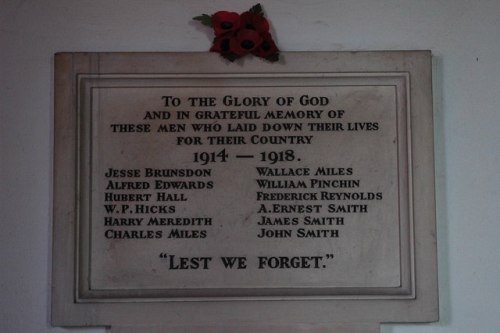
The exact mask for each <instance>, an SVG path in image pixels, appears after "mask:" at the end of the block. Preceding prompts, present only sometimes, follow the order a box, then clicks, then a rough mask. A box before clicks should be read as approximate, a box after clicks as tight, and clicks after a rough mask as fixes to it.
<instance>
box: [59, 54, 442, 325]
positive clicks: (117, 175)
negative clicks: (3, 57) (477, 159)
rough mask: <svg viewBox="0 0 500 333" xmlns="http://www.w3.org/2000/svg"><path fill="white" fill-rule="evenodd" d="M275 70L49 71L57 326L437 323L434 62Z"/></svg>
mask: <svg viewBox="0 0 500 333" xmlns="http://www.w3.org/2000/svg"><path fill="white" fill-rule="evenodd" d="M284 59H285V60H284V61H282V62H281V63H277V64H268V63H265V62H263V61H260V60H258V59H245V60H243V61H242V62H240V63H234V64H229V63H227V62H225V61H224V60H222V59H221V58H220V57H218V56H217V55H215V54H202V53H198V54H196V53H183V54H182V53H181V54H168V53H144V54H141V53H138V54H133V53H116V54H113V53H86V54H83V53H63V54H58V55H56V77H55V84H56V87H55V90H56V98H55V121H56V123H55V163H54V166H55V185H54V205H55V207H54V219H55V221H54V273H53V282H54V285H53V289H54V292H53V305H54V306H53V323H54V324H55V325H61V326H67V325H83V324H85V325H106V326H113V327H117V328H116V330H117V332H120V328H118V327H127V326H132V327H134V326H150V327H157V328H158V329H160V330H161V329H162V327H165V328H168V329H167V331H168V330H170V331H172V332H177V331H178V330H179V327H181V329H182V327H188V326H190V331H196V330H197V329H196V327H198V330H199V331H200V332H209V328H208V327H219V328H220V327H228V326H231V325H232V326H238V325H239V324H245V325H246V326H249V327H250V328H249V329H248V331H254V330H255V329H260V330H262V331H265V329H266V327H274V329H272V330H271V331H273V332H276V331H279V329H284V327H288V328H286V329H285V330H288V331H293V329H296V328H297V327H298V326H297V325H301V324H307V323H314V324H315V325H320V326H319V327H323V326H324V327H329V328H330V330H331V331H332V332H343V331H342V328H341V327H340V326H338V325H337V324H339V323H347V324H348V325H347V327H355V326H349V325H350V324H351V323H374V324H378V323H379V322H406V321H413V322H414V321H431V320H435V319H436V317H437V282H436V262H435V260H436V253H435V237H434V234H435V218H434V210H435V208H434V172H433V150H432V147H433V141H432V134H433V133H432V98H431V73H430V60H431V57H430V53H429V52H425V51H420V52H419V51H416V52H358V53H349V52H339V53H319V52H318V53H285V54H284ZM193 313H196V316H195V317H194V318H193V316H192V314H193ZM292 314H293V315H292ZM263 317H265V318H266V320H265V321H264V322H263V321H262V318H263ZM335 325H337V326H335ZM339 325H340V324H339ZM176 327H177V328H176ZM200 327H204V328H200ZM339 327H340V328H339ZM358 327H361V326H358ZM370 327H371V326H370ZM374 327H376V326H374ZM240 329H241V328H240ZM314 329H315V328H309V330H308V331H311V332H313V331H314ZM121 330H123V332H126V330H127V329H126V328H121ZM153 330H154V328H149V331H151V332H152V331H153ZM349 330H351V331H353V329H349V328H347V331H349ZM362 330H363V329H360V331H362ZM375 330H376V329H375ZM149 331H148V329H145V332H149ZM364 331H366V332H371V331H370V328H368V329H365V330H364ZM242 332H246V331H245V330H243V331H242Z"/></svg>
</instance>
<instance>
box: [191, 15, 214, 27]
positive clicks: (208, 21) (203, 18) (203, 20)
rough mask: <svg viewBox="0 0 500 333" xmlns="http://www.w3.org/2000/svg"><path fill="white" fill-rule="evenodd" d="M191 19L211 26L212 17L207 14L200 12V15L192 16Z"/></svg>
mask: <svg viewBox="0 0 500 333" xmlns="http://www.w3.org/2000/svg"><path fill="white" fill-rule="evenodd" d="M193 20H196V21H200V22H201V24H203V25H206V26H208V27H211V26H212V17H211V16H210V15H207V14H202V15H200V16H195V17H193Z"/></svg>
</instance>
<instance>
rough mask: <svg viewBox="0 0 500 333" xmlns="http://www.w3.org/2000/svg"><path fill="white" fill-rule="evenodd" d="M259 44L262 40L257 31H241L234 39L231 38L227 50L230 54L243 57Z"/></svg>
mask: <svg viewBox="0 0 500 333" xmlns="http://www.w3.org/2000/svg"><path fill="white" fill-rule="evenodd" d="M261 42H262V38H261V37H260V35H259V33H258V32H257V31H255V30H250V29H242V30H240V31H238V32H237V33H236V36H235V37H233V38H231V40H230V41H229V48H230V51H231V52H232V53H234V54H236V55H237V56H239V57H243V56H244V55H246V54H248V53H250V52H252V51H253V50H255V49H256V48H257V47H258V46H259V45H260V43H261Z"/></svg>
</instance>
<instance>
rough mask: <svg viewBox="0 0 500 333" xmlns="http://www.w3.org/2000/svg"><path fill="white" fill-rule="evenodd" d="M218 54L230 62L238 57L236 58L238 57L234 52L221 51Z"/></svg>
mask: <svg viewBox="0 0 500 333" xmlns="http://www.w3.org/2000/svg"><path fill="white" fill-rule="evenodd" d="M220 55H221V57H223V58H224V59H227V60H229V61H231V62H233V61H235V60H236V59H238V58H239V57H238V56H237V55H236V54H234V53H221V54H220Z"/></svg>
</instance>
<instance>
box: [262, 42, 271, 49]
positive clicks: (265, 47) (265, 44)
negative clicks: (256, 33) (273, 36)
mask: <svg viewBox="0 0 500 333" xmlns="http://www.w3.org/2000/svg"><path fill="white" fill-rule="evenodd" d="M260 47H261V48H262V49H263V50H264V51H268V50H270V49H271V45H269V43H268V42H267V41H263V42H262V44H261V45H260Z"/></svg>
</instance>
